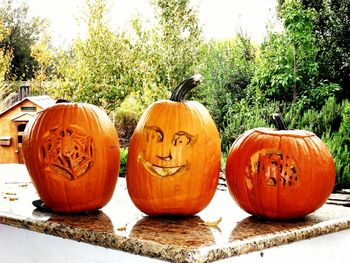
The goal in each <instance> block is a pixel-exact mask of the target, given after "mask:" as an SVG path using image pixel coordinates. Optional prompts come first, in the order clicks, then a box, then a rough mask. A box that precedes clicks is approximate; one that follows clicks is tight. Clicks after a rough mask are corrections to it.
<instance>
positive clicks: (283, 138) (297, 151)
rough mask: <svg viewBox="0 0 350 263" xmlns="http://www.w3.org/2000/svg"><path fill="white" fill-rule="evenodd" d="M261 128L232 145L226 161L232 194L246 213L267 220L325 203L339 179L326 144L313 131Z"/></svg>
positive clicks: (281, 125) (279, 122)
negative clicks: (336, 176)
mask: <svg viewBox="0 0 350 263" xmlns="http://www.w3.org/2000/svg"><path fill="white" fill-rule="evenodd" d="M273 119H274V120H275V123H276V125H277V126H278V130H275V129H268V128H257V129H252V130H249V131H247V132H245V133H244V134H243V135H241V136H240V137H239V138H238V139H237V140H236V141H235V142H234V143H233V145H232V147H231V150H230V152H229V155H228V157H227V163H226V179H227V184H228V187H229V190H230V193H231V196H232V197H233V198H234V199H235V200H236V202H237V203H238V205H239V206H240V207H241V208H243V209H244V210H245V211H246V212H248V213H250V214H253V215H258V216H262V217H267V218H276V219H289V218H297V217H302V216H305V215H307V214H309V213H312V212H314V211H315V210H316V209H318V208H319V207H321V206H322V205H323V204H324V203H325V202H326V200H327V198H328V197H329V195H330V194H331V192H332V190H333V187H334V183H335V166H334V161H333V158H332V156H331V154H330V152H329V151H328V149H327V147H326V145H325V144H324V143H323V142H322V141H321V140H320V139H319V138H318V137H317V136H316V135H315V134H314V133H312V132H308V131H302V130H288V129H287V127H286V126H285V124H284V122H283V120H282V119H281V117H280V116H279V115H274V116H273Z"/></svg>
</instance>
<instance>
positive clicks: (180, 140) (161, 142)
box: [138, 126, 198, 176]
mask: <svg viewBox="0 0 350 263" xmlns="http://www.w3.org/2000/svg"><path fill="white" fill-rule="evenodd" d="M145 132H146V133H145V137H146V141H147V143H149V144H152V145H153V144H156V146H155V148H157V149H158V150H159V149H161V147H168V148H169V151H168V152H165V154H162V153H159V154H158V153H157V152H155V153H153V155H154V156H149V155H148V156H149V157H150V159H151V160H148V159H145V157H144V155H146V152H144V151H143V152H141V153H140V154H139V157H138V160H139V161H140V162H141V163H142V164H143V166H144V167H145V169H146V170H147V171H148V172H149V173H151V174H153V175H155V176H170V175H175V174H178V173H184V172H186V171H188V169H189V168H190V163H189V161H188V160H187V159H186V156H187V155H188V153H189V152H191V148H192V145H193V144H194V143H195V142H196V140H197V137H198V136H197V135H191V134H189V133H187V132H185V131H178V132H175V133H174V134H172V135H171V134H164V132H163V131H162V129H161V128H159V127H157V126H150V127H145ZM168 137H169V138H168ZM169 143H170V144H169ZM167 144H168V145H167ZM150 155H152V153H150ZM178 156H182V157H183V158H182V160H181V159H178Z"/></svg>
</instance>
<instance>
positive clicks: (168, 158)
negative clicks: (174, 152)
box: [157, 153, 173, 161]
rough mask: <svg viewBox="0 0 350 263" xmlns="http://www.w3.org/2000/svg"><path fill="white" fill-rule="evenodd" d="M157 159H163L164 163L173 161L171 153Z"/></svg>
mask: <svg viewBox="0 0 350 263" xmlns="http://www.w3.org/2000/svg"><path fill="white" fill-rule="evenodd" d="M157 157H158V158H159V159H161V160H162V161H171V159H173V157H172V156H171V153H169V155H168V156H159V155H157Z"/></svg>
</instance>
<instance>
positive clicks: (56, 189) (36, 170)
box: [23, 103, 120, 213]
mask: <svg viewBox="0 0 350 263" xmlns="http://www.w3.org/2000/svg"><path fill="white" fill-rule="evenodd" d="M23 154H24V158H25V164H26V166H27V169H28V171H29V174H30V176H31V178H32V181H33V183H34V185H35V187H36V189H37V191H38V194H39V196H40V198H41V200H42V201H43V202H44V203H45V204H46V206H47V207H48V208H50V209H52V210H53V211H56V212H61V213H77V212H83V211H85V212H86V211H92V210H96V209H99V208H101V207H103V206H104V205H105V204H107V202H108V201H109V200H110V199H111V197H112V194H113V191H114V188H115V185H116V182H117V178H118V173H119V160H120V150H119V140H118V136H117V133H116V130H115V128H114V126H113V124H112V122H111V121H110V119H109V118H108V116H107V115H106V114H105V113H104V112H103V111H102V110H100V109H99V108H98V107H96V106H93V105H90V104H83V103H57V104H56V105H54V106H52V107H50V108H47V109H45V110H43V111H41V112H39V113H38V114H37V116H36V118H35V119H34V120H33V121H31V122H29V124H28V125H27V127H26V129H25V132H24V135H23Z"/></svg>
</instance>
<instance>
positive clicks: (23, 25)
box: [0, 0, 46, 80]
mask: <svg viewBox="0 0 350 263" xmlns="http://www.w3.org/2000/svg"><path fill="white" fill-rule="evenodd" d="M28 8H29V7H28V5H27V4H26V3H24V2H22V3H21V4H20V5H19V6H18V7H16V6H15V2H14V1H13V0H2V1H1V5H0V17H1V19H2V20H3V23H4V26H5V28H7V30H9V33H8V34H7V36H6V37H5V38H4V39H3V40H2V41H0V47H1V48H5V49H6V50H12V53H13V55H12V56H13V58H12V61H11V67H10V71H9V72H8V74H7V79H17V80H19V79H20V80H27V79H31V78H32V77H33V76H34V75H33V74H34V71H35V68H36V66H37V62H36V61H35V59H34V58H33V57H32V56H31V46H32V45H34V43H35V42H36V41H37V40H38V39H39V35H40V33H41V32H43V31H44V30H45V26H46V23H45V22H44V20H43V19H40V18H38V17H34V18H31V17H29V16H28Z"/></svg>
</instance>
